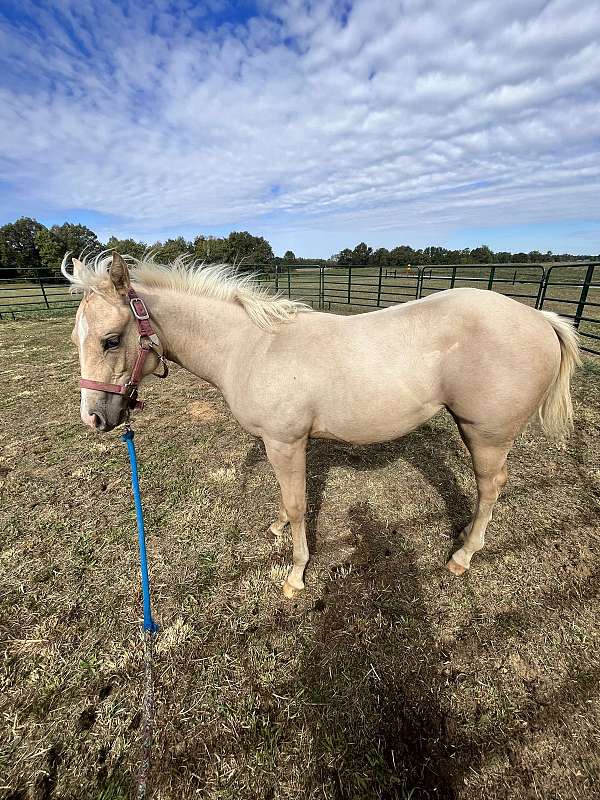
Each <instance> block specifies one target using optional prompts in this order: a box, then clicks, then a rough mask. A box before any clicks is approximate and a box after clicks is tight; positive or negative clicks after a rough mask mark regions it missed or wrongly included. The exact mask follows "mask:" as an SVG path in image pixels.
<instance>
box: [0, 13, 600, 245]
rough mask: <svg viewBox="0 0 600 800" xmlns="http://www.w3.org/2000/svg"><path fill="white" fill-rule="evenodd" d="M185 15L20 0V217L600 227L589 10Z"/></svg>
mask: <svg viewBox="0 0 600 800" xmlns="http://www.w3.org/2000/svg"><path fill="white" fill-rule="evenodd" d="M176 5H177V9H178V11H177V13H175V12H173V6H172V4H170V3H167V2H163V0H154V1H153V2H145V3H141V2H137V3H136V2H126V3H119V4H116V3H110V2H100V1H99V0H85V1H83V2H82V0H60V2H58V0H55V2H50V3H48V2H45V3H43V4H42V3H41V2H40V3H39V4H38V3H34V2H33V0H25V2H24V3H22V4H21V6H20V8H21V11H20V13H19V17H18V19H16V20H15V19H13V20H12V21H8V20H5V21H4V23H3V25H2V29H1V32H0V50H1V52H2V55H0V68H2V74H3V75H4V81H3V83H4V85H3V87H2V89H1V91H0V109H1V111H0V115H1V117H2V129H3V145H2V151H1V153H0V170H1V172H0V179H1V180H2V181H4V182H5V183H7V184H8V188H6V189H5V190H4V198H3V201H2V209H3V210H4V213H5V214H6V215H7V216H10V209H11V207H14V208H19V210H20V211H22V210H23V209H26V208H29V207H30V208H45V209H48V210H51V211H52V212H54V213H60V211H61V210H67V209H78V208H79V209H88V210H90V211H95V212H98V213H100V214H105V215H111V217H114V218H115V219H116V224H115V226H114V228H112V230H117V229H120V231H121V232H123V233H125V232H127V233H133V234H137V235H142V232H144V233H145V235H148V234H149V233H150V234H152V233H153V232H157V233H158V232H159V231H163V230H165V229H166V228H169V227H171V228H177V227H179V228H181V229H184V228H187V229H189V228H193V227H196V228H198V229H200V228H202V229H204V230H206V229H207V228H208V227H210V226H224V227H240V226H246V225H250V224H251V223H252V224H254V226H255V229H257V230H258V229H259V228H261V227H262V229H263V230H267V229H268V230H270V231H277V230H279V231H296V232H300V231H303V230H309V229H315V228H318V229H323V228H327V227H330V228H332V229H333V228H335V229H336V230H339V231H344V230H346V231H348V235H349V237H350V238H349V241H353V238H354V237H356V236H358V237H360V236H361V231H363V230H370V231H377V230H379V231H381V230H387V231H392V230H402V231H408V230H411V229H412V230H417V229H419V228H420V227H422V226H427V227H428V228H429V227H430V226H434V227H435V225H436V224H437V225H439V226H446V228H447V227H448V226H464V225H469V226H476V225H480V226H490V225H493V224H500V223H501V224H511V223H516V222H519V223H522V222H527V221H529V222H542V221H552V220H556V221H560V220H565V219H577V218H581V219H592V218H597V217H598V214H599V210H600V208H599V206H600V201H599V199H598V198H600V161H599V159H598V142H599V141H600V113H599V112H600V88H599V85H598V80H597V79H598V76H599V75H600V55H599V53H600V48H599V47H598V44H599V41H598V40H599V38H600V6H598V4H597V3H596V2H594V0H577V2H571V0H555V1H554V2H552V1H551V2H541V0H540V1H538V2H525V1H524V0H520V2H512V1H511V2H503V3H497V2H491V0H490V1H488V0H485V1H483V0H482V1H480V2H477V1H476V2H471V3H469V4H464V7H460V6H457V4H456V3H453V2H449V0H435V2H424V1H423V2H421V0H406V2H397V3H390V2H386V1H385V0H358V2H355V3H354V4H353V7H352V9H351V10H349V11H348V10H347V9H345V8H342V6H341V5H340V4H339V3H334V2H319V3H317V2H314V3H311V2H306V1H305V0H287V2H283V3H281V2H278V3H273V4H268V3H264V4H263V5H262V6H261V9H262V10H261V13H260V14H258V15H255V16H254V17H251V18H250V19H248V20H246V21H245V22H225V23H221V24H219V25H215V23H214V19H215V17H214V16H212V15H213V14H217V19H221V17H220V16H218V15H219V14H221V15H223V9H224V8H225V10H226V7H225V5H224V4H220V3H215V4H214V5H213V6H212V8H211V9H208V6H207V5H206V4H194V3H192V2H189V3H183V2H180V3H178V4H176ZM225 16H226V15H225ZM225 16H223V18H225ZM149 238H152V237H151V236H150V237H149Z"/></svg>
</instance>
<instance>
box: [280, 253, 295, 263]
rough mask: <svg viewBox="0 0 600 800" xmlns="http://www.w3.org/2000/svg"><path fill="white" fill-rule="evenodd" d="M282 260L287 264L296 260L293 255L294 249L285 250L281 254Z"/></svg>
mask: <svg viewBox="0 0 600 800" xmlns="http://www.w3.org/2000/svg"><path fill="white" fill-rule="evenodd" d="M283 260H284V262H286V263H288V264H289V263H292V264H293V263H294V261H295V260H296V255H295V253H294V251H293V250H286V251H285V253H284V254H283Z"/></svg>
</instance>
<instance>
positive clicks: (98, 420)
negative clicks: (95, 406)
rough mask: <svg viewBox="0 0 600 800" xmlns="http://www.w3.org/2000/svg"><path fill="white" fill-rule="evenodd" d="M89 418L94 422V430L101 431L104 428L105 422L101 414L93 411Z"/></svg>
mask: <svg viewBox="0 0 600 800" xmlns="http://www.w3.org/2000/svg"><path fill="white" fill-rule="evenodd" d="M91 417H92V419H93V421H94V428H97V430H99V431H101V430H103V429H104V428H105V427H106V420H105V418H104V417H103V416H102V414H99V413H98V412H97V411H93V412H92V414H91Z"/></svg>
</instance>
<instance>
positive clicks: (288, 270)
mask: <svg viewBox="0 0 600 800" xmlns="http://www.w3.org/2000/svg"><path fill="white" fill-rule="evenodd" d="M287 273H288V297H289V298H290V299H291V297H292V284H291V282H290V265H289V264H288V269H287Z"/></svg>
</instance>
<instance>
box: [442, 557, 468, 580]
mask: <svg viewBox="0 0 600 800" xmlns="http://www.w3.org/2000/svg"><path fill="white" fill-rule="evenodd" d="M446 569H447V570H449V571H450V572H451V573H452V574H453V575H458V576H459V577H460V576H461V575H464V574H465V572H466V571H467V569H466V567H463V565H462V564H459V563H458V561H455V560H454V558H451V559H450V561H448V563H447V564H446Z"/></svg>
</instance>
